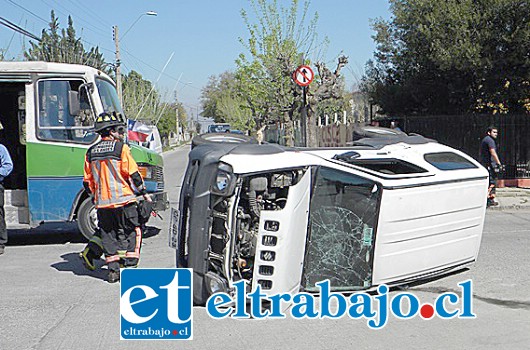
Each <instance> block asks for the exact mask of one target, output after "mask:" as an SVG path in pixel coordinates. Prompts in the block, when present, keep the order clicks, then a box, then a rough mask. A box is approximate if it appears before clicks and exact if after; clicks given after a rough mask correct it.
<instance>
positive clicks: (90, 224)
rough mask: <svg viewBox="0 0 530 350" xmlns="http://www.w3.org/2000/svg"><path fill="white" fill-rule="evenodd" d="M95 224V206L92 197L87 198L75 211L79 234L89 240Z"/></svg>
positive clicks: (96, 223) (94, 229)
mask: <svg viewBox="0 0 530 350" xmlns="http://www.w3.org/2000/svg"><path fill="white" fill-rule="evenodd" d="M97 225H98V219H97V215H96V207H95V206H94V203H92V199H91V198H87V199H85V200H84V201H83V203H81V205H80V206H79V210H78V211H77V227H78V228H79V231H81V234H82V235H83V236H84V237H85V238H86V239H88V240H90V239H91V238H92V236H93V235H94V232H95V231H96V227H97Z"/></svg>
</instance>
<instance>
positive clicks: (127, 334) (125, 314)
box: [120, 269, 193, 340]
mask: <svg viewBox="0 0 530 350" xmlns="http://www.w3.org/2000/svg"><path fill="white" fill-rule="evenodd" d="M192 288H193V287H192V272H191V269H125V270H122V271H121V285H120V292H121V293H120V315H121V321H120V326H121V327H120V336H121V339H130V340H141V339H149V340H155V339H165V340H191V339H193V332H192V330H193V328H192V322H193V299H192V298H193V289H192Z"/></svg>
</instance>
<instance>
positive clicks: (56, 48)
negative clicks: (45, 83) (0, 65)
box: [24, 10, 110, 73]
mask: <svg viewBox="0 0 530 350" xmlns="http://www.w3.org/2000/svg"><path fill="white" fill-rule="evenodd" d="M59 31H60V34H59ZM30 45H31V47H30V48H29V49H28V51H26V52H24V56H25V57H26V59H27V60H29V61H46V62H60V63H74V64H83V65H87V66H91V67H94V68H97V69H100V70H102V71H104V72H106V73H110V70H109V65H108V64H107V63H105V60H104V58H103V54H101V53H100V52H99V48H98V47H92V48H91V49H90V50H89V51H85V49H84V47H83V44H82V42H81V38H77V37H76V33H75V29H74V21H73V20H72V17H71V16H68V27H67V28H66V30H65V29H62V30H60V28H59V20H58V19H57V17H55V12H54V11H53V10H52V11H51V20H50V23H49V28H48V29H43V30H42V34H41V41H40V42H38V43H34V42H33V41H30Z"/></svg>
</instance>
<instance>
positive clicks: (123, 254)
mask: <svg viewBox="0 0 530 350" xmlns="http://www.w3.org/2000/svg"><path fill="white" fill-rule="evenodd" d="M126 254H127V251H126V250H118V256H119V257H120V258H125V255H126Z"/></svg>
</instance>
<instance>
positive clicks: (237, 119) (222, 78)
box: [201, 72, 254, 131]
mask: <svg viewBox="0 0 530 350" xmlns="http://www.w3.org/2000/svg"><path fill="white" fill-rule="evenodd" d="M239 85H240V82H239V80H237V79H236V75H235V74H234V73H232V72H224V73H221V74H220V75H218V76H211V77H210V79H209V80H208V84H206V86H205V87H204V88H203V90H202V96H201V103H202V110H203V112H202V116H203V117H209V118H213V119H214V120H215V122H217V123H230V125H231V127H232V128H234V129H239V130H249V131H250V130H252V128H253V127H254V120H253V119H252V112H251V110H250V109H249V108H247V106H246V103H245V100H244V99H243V94H242V93H241V90H240V88H239Z"/></svg>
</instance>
